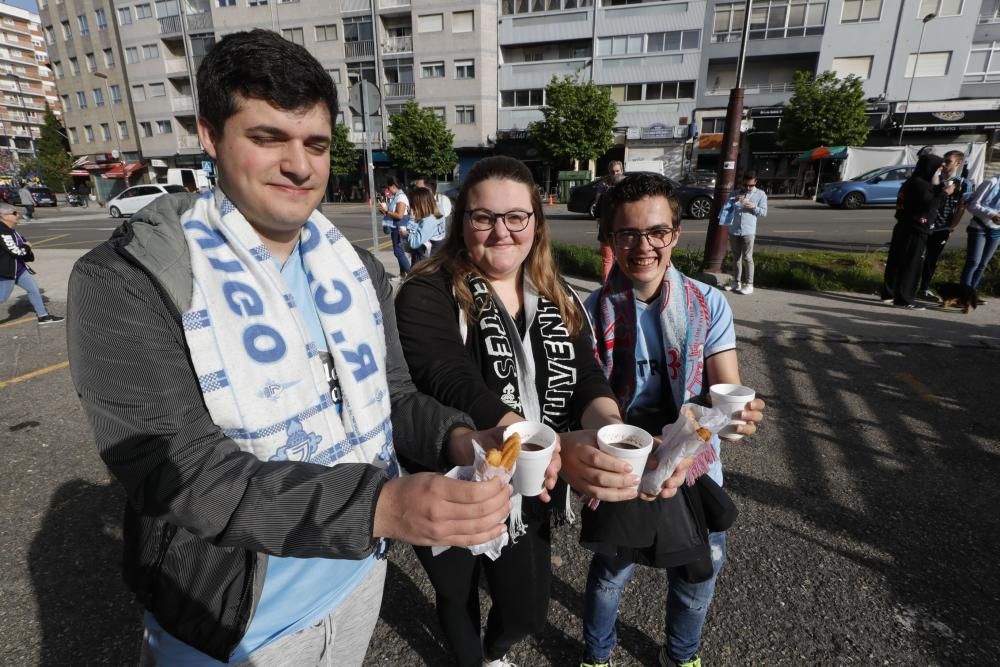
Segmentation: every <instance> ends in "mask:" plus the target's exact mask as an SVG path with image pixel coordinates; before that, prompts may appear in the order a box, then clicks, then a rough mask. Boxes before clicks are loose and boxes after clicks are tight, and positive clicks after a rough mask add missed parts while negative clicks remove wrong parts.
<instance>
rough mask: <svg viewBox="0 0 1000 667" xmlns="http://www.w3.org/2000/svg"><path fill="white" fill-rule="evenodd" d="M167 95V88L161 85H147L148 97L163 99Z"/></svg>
mask: <svg viewBox="0 0 1000 667" xmlns="http://www.w3.org/2000/svg"><path fill="white" fill-rule="evenodd" d="M166 94H167V88H166V86H165V85H164V84H162V83H151V84H149V96H150V97H163V96H165V95H166Z"/></svg>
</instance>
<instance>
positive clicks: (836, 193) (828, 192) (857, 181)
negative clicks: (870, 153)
mask: <svg viewBox="0 0 1000 667" xmlns="http://www.w3.org/2000/svg"><path fill="white" fill-rule="evenodd" d="M913 166H914V165H912V164H908V165H895V166H892V167H879V168H878V169H872V170H871V171H868V172H865V173H864V174H861V175H860V176H855V177H854V178H852V179H850V180H848V181H838V182H836V183H827V184H826V185H824V186H823V189H822V190H821V191H820V193H819V194H818V195H817V196H816V201H817V202H819V203H821V204H829V205H830V206H840V207H842V208H849V209H856V208H861V207H862V206H864V205H865V204H895V203H896V195H897V194H899V188H900V187H902V185H903V181H905V180H906V179H907V178H909V177H910V174H912V173H913Z"/></svg>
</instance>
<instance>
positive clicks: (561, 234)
mask: <svg viewBox="0 0 1000 667" xmlns="http://www.w3.org/2000/svg"><path fill="white" fill-rule="evenodd" d="M323 211H324V213H326V215H327V216H329V217H330V219H331V220H333V221H334V223H335V224H336V225H337V226H338V227H340V229H341V231H343V232H344V234H345V235H346V236H347V237H348V238H350V239H351V240H352V241H355V242H357V243H360V244H362V245H365V246H369V245H370V244H371V239H372V229H371V222H370V219H369V212H368V209H367V207H366V206H364V205H363V204H326V205H324V206H323ZM35 213H36V220H35V221H33V222H31V223H28V224H27V225H25V226H24V228H23V229H22V231H23V232H24V233H25V235H27V236H28V237H29V238H30V239H31V240H32V243H33V245H34V246H35V247H46V248H92V247H93V246H95V245H97V244H98V243H100V242H101V241H103V240H105V239H106V238H108V236H110V235H111V232H112V231H113V230H114V228H115V227H116V226H117V225H118V224H119V221H116V220H114V219H112V218H110V217H108V215H107V214H106V212H105V211H104V210H103V209H100V208H97V207H96V206H92V207H91V208H88V209H81V208H65V207H60V208H58V209H35ZM892 213H893V211H892V208H890V207H871V208H865V209H860V210H857V211H844V210H840V209H831V208H829V207H827V206H823V205H819V204H815V203H813V202H811V201H808V200H798V199H796V200H781V199H775V200H772V201H771V202H770V212H769V214H768V216H767V217H766V218H764V219H763V220H762V221H761V222H760V224H759V228H758V232H759V233H758V235H757V240H756V247H757V248H758V249H761V248H766V249H768V250H777V251H802V250H809V249H813V250H846V251H861V252H867V251H870V250H874V249H877V248H880V247H882V246H886V245H887V244H888V243H889V239H890V237H891V236H892V226H893V223H894V220H893V218H892ZM546 219H547V220H549V221H550V223H551V229H552V237H553V238H554V239H555V240H557V241H563V242H566V243H573V244H578V245H593V246H595V247H596V245H597V227H596V224H595V223H594V221H593V220H590V219H589V218H587V217H584V216H581V215H578V214H576V213H568V212H567V211H566V208H565V207H564V206H552V207H548V206H547V207H546ZM707 227H708V223H707V222H706V221H704V220H684V223H683V227H682V230H683V231H682V234H681V240H680V245H681V247H686V248H699V249H700V248H704V246H705V230H706V229H707ZM378 237H379V242H380V243H383V244H384V243H387V242H388V237H386V236H385V235H383V234H382V233H381V227H379V231H378ZM964 242H965V235H964V234H954V235H953V236H952V239H951V242H950V243H951V245H952V247H955V248H958V247H964V246H963V244H964Z"/></svg>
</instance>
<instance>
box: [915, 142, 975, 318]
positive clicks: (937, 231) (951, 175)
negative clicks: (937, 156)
mask: <svg viewBox="0 0 1000 667" xmlns="http://www.w3.org/2000/svg"><path fill="white" fill-rule="evenodd" d="M964 161H965V153H963V152H962V151H948V152H947V153H945V154H944V162H942V163H941V179H942V181H945V180H949V179H950V180H951V181H953V182H954V184H955V188H954V191H953V192H952V193H951V194H950V195H948V196H946V197H944V199H943V200H942V202H941V206H940V207H938V210H937V215H935V216H934V221H933V222H931V225H930V235H929V236H928V238H927V254H926V256H925V257H924V268H923V270H922V271H921V272H920V288H919V289H918V290H917V295H918V296H919V297H921V298H924V299H930V300H932V301H937V300H938V296H937V295H936V294H935V293H934V292H933V291H931V280H933V279H934V271H935V270H936V269H937V263H938V259H940V257H941V253H942V252H944V248H945V246H946V245H948V238H949V237H950V236H951V232H952V231H953V230H954V229H955V228H956V227H958V223H959V222H960V221H961V219H962V214H963V213H965V198H966V197H967V196H969V195H971V194H972V190H973V185H972V182H971V181H969V179H968V178H966V177H965V176H962V163H963V162H964Z"/></svg>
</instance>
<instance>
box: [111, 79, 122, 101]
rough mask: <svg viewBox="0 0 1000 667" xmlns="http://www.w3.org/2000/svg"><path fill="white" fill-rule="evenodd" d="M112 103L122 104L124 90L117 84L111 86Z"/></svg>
mask: <svg viewBox="0 0 1000 667" xmlns="http://www.w3.org/2000/svg"><path fill="white" fill-rule="evenodd" d="M110 88H111V103H112V104H121V103H122V88H121V86H119V85H118V84H117V83H115V84H112V85H111V87H110Z"/></svg>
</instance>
